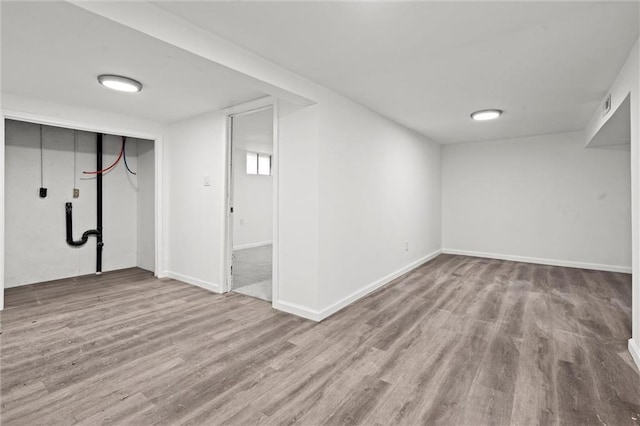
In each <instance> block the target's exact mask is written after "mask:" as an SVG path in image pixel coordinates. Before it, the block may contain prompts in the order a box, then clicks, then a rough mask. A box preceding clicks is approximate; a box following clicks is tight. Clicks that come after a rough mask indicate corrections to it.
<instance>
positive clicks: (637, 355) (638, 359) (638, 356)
mask: <svg viewBox="0 0 640 426" xmlns="http://www.w3.org/2000/svg"><path fill="white" fill-rule="evenodd" d="M629 352H630V353H631V358H633V361H634V362H635V363H636V366H637V367H638V369H639V370H640V347H638V345H637V344H636V342H635V340H633V339H629Z"/></svg>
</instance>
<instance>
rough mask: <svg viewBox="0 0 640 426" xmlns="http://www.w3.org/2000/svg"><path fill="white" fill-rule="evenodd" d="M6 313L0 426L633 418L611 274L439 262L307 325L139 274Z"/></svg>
mask: <svg viewBox="0 0 640 426" xmlns="http://www.w3.org/2000/svg"><path fill="white" fill-rule="evenodd" d="M6 304H7V307H6V310H5V311H4V312H3V313H2V314H1V320H2V335H1V336H0V338H1V339H2V341H1V347H2V356H1V368H2V370H1V378H2V385H1V397H2V413H1V420H2V425H4V426H8V425H36V424H71V423H76V422H77V423H82V424H87V425H98V424H128V425H145V424H166V425H177V424H207V425H211V424H225V425H235V424H237V425H245V424H258V423H259V424H274V425H275V424H278V425H280V424H292V423H296V424H301V425H315V424H328V425H333V424H335V425H338V424H340V425H341V424H366V425H376V424H377V425H389V424H411V425H414V424H445V425H463V424H468V425H483V424H523V425H524V424H542V425H546V424H567V425H587V424H594V425H601V424H607V425H628V424H638V423H640V420H639V419H640V377H639V375H638V372H637V371H636V369H635V367H634V366H633V365H632V364H631V360H630V357H629V355H628V353H627V351H626V345H627V339H628V338H629V336H630V316H631V311H630V304H631V284H630V276H629V275H624V274H614V273H604V272H594V271H585V270H578V269H565V268H558V267H548V266H535V265H529V264H523V263H513V262H504V261H497V260H487V259H476V258H470V257H462V256H448V255H442V256H440V257H438V258H437V259H435V260H434V261H432V262H430V263H428V264H426V265H424V266H422V267H420V268H419V269H417V270H415V271H413V272H411V273H409V274H408V275H406V276H404V277H402V278H400V279H398V280H396V282H395V283H393V284H391V285H389V286H387V287H385V288H384V289H382V290H381V291H378V292H376V293H374V294H373V295H371V296H369V297H367V298H365V299H363V300H361V301H359V302H358V303H356V304H354V305H352V306H350V307H348V308H346V309H345V310H343V311H341V312H339V313H338V314H336V315H334V316H332V317H331V318H329V319H327V320H325V321H323V322H322V323H319V324H316V323H313V322H310V321H306V320H303V319H299V318H296V317H294V316H291V315H288V314H284V313H281V312H278V311H275V310H272V309H271V307H270V306H269V304H268V303H266V302H263V301H260V300H257V299H254V298H251V297H246V296H242V295H239V294H233V293H231V294H228V295H215V294H211V293H208V292H206V291H204V290H200V289H198V288H196V287H192V286H188V285H185V284H182V283H179V282H177V281H173V280H156V279H153V278H152V277H151V275H150V274H149V273H147V272H144V271H141V270H138V269H131V270H125V271H120V272H116V273H107V274H104V275H103V276H101V277H85V278H80V279H72V280H63V281H58V282H52V283H46V284H41V285H33V286H28V287H22V288H17V289H10V290H8V291H7V295H6Z"/></svg>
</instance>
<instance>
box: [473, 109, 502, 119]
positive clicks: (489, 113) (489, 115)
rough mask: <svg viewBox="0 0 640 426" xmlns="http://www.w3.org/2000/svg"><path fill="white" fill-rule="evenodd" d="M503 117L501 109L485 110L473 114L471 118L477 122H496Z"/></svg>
mask: <svg viewBox="0 0 640 426" xmlns="http://www.w3.org/2000/svg"><path fill="white" fill-rule="evenodd" d="M501 115H502V110H500V109H483V110H480V111H476V112H474V113H472V114H471V118H473V119H474V120H477V121H486V120H495V119H496V118H498V117H500V116H501Z"/></svg>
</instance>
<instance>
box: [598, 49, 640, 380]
mask: <svg viewBox="0 0 640 426" xmlns="http://www.w3.org/2000/svg"><path fill="white" fill-rule="evenodd" d="M609 93H611V113H613V112H614V111H615V110H616V109H617V108H618V107H619V106H620V104H621V103H622V102H623V101H624V99H625V98H626V97H627V95H630V102H631V105H630V109H631V219H632V226H631V235H632V246H633V249H632V252H633V257H632V258H633V261H632V269H633V278H632V303H631V307H632V318H631V329H632V334H633V336H632V338H631V339H630V340H629V351H630V352H631V355H632V356H633V359H634V360H635V362H636V365H637V366H638V368H640V195H639V194H640V40H638V41H637V42H636V44H635V46H634V47H633V49H632V50H631V52H630V53H629V57H628V58H627V61H626V63H625V64H624V66H623V67H622V69H621V70H620V74H619V75H618V78H617V79H616V81H615V82H613V84H612V86H611V89H610V90H609ZM611 113H609V114H606V115H603V114H602V112H601V110H600V109H599V110H598V111H596V112H595V113H594V115H593V117H592V119H591V121H590V123H589V125H588V126H587V131H586V142H587V143H589V142H590V141H591V140H592V138H593V137H594V135H596V134H597V132H598V131H599V130H600V128H602V126H603V125H604V124H605V122H607V120H608V119H609V118H610V115H611Z"/></svg>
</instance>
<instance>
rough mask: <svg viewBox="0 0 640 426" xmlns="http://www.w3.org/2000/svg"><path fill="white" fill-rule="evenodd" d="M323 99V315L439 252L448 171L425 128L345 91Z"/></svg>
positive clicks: (321, 206)
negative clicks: (414, 128)
mask: <svg viewBox="0 0 640 426" xmlns="http://www.w3.org/2000/svg"><path fill="white" fill-rule="evenodd" d="M320 107H321V114H320V121H319V123H320V126H319V129H320V130H319V132H320V143H319V159H320V162H319V164H320V167H319V209H320V223H319V225H320V232H319V235H320V240H319V244H320V256H319V260H320V263H319V267H320V284H319V292H320V294H319V307H320V316H321V317H324V316H326V315H329V314H331V313H332V312H334V311H336V310H337V309H339V308H341V307H343V306H345V305H346V304H347V303H349V302H351V301H353V300H355V298H357V297H360V296H362V295H364V294H366V293H367V292H369V291H372V290H373V289H375V288H377V287H378V286H379V285H381V284H385V283H386V282H387V281H389V279H390V278H392V277H395V276H396V275H398V274H399V273H400V272H403V271H406V270H407V268H409V267H412V266H417V265H418V264H419V263H421V262H424V261H425V260H426V259H428V258H430V257H432V256H434V255H436V254H437V253H438V252H439V250H440V247H441V245H440V241H441V234H440V222H441V218H440V215H441V206H440V201H441V184H440V176H441V171H440V145H438V144H436V143H434V142H431V141H429V140H427V139H426V138H424V137H423V136H421V135H418V134H417V133H414V132H411V131H409V130H407V129H406V128H404V127H402V126H400V125H398V124H396V123H393V122H391V121H389V120H388V119H385V118H383V117H381V116H379V115H378V114H376V113H373V112H371V111H370V110H367V109H366V108H364V107H362V106H360V105H357V104H355V103H353V102H351V101H349V100H347V99H344V98H341V97H335V98H333V99H327V100H326V101H325V102H323V103H321V104H320ZM406 244H408V250H407V249H406Z"/></svg>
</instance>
